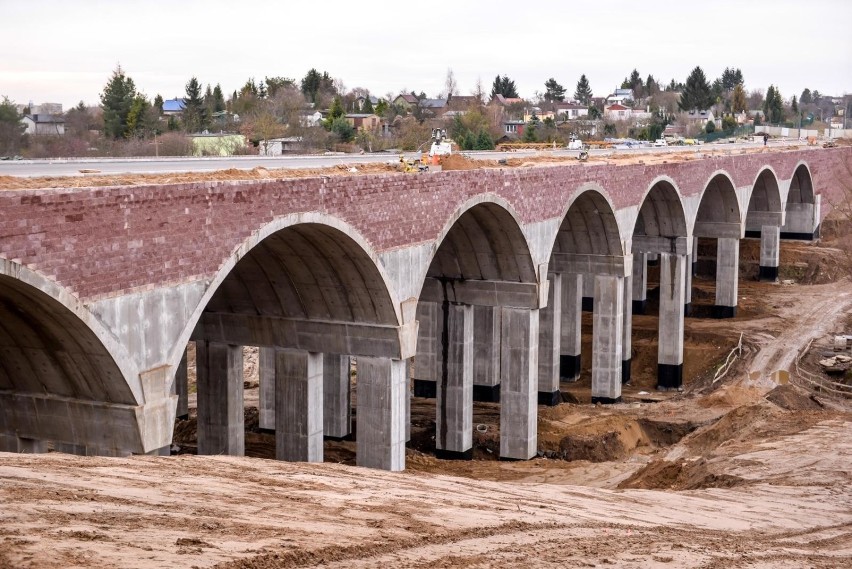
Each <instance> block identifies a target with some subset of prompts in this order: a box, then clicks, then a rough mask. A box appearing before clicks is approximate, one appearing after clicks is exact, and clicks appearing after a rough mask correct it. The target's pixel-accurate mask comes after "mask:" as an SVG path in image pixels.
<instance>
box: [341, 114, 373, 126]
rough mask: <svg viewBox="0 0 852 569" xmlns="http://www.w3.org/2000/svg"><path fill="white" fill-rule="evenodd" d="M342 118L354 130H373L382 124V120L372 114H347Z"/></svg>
mask: <svg viewBox="0 0 852 569" xmlns="http://www.w3.org/2000/svg"><path fill="white" fill-rule="evenodd" d="M344 118H345V119H346V121H347V122H348V123H349V124H351V125H352V127H353V128H354V129H355V130H375V129H377V128H379V127H380V126H381V124H382V119H381V118H380V117H379V116H377V115H374V114H372V113H349V114H347V115H344Z"/></svg>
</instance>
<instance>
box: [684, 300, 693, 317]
mask: <svg viewBox="0 0 852 569" xmlns="http://www.w3.org/2000/svg"><path fill="white" fill-rule="evenodd" d="M683 315H684V316H692V303H691V302H687V303H686V304H684V305H683Z"/></svg>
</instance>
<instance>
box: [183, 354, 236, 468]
mask: <svg viewBox="0 0 852 569" xmlns="http://www.w3.org/2000/svg"><path fill="white" fill-rule="evenodd" d="M195 347H196V351H195V353H196V370H197V372H196V373H197V375H198V454H227V455H231V456H243V455H244V454H245V419H244V417H245V415H244V411H243V348H242V346H231V345H228V344H219V343H214V342H206V341H197V342H196V343H195Z"/></svg>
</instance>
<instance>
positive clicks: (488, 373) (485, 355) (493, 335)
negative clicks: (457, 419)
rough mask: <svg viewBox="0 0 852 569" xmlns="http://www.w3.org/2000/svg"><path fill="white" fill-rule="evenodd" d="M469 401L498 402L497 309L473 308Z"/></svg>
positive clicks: (488, 307) (498, 321)
mask: <svg viewBox="0 0 852 569" xmlns="http://www.w3.org/2000/svg"><path fill="white" fill-rule="evenodd" d="M473 400H474V401H489V402H498V401H500V309H499V308H497V307H493V306H475V307H474V308H473Z"/></svg>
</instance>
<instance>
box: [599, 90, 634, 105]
mask: <svg viewBox="0 0 852 569" xmlns="http://www.w3.org/2000/svg"><path fill="white" fill-rule="evenodd" d="M606 102H607V104H610V105H612V104H616V105H624V104H626V103H631V102H633V89H616V90H615V92H614V93H613V94H612V95H610V96H608V97H607V98H606Z"/></svg>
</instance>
